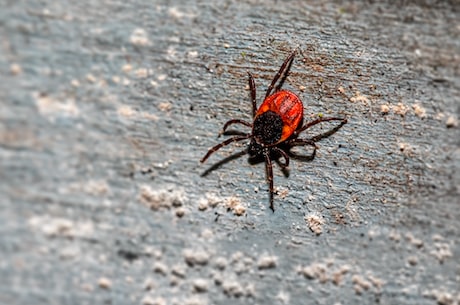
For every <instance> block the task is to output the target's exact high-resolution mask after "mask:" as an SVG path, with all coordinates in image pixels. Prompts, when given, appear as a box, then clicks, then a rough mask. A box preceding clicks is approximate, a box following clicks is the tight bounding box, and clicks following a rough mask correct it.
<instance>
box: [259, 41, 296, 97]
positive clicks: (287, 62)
mask: <svg viewBox="0 0 460 305" xmlns="http://www.w3.org/2000/svg"><path fill="white" fill-rule="evenodd" d="M296 52H297V50H294V52H292V53H291V55H289V56H288V58H286V60H285V61H284V62H283V64H282V65H281V68H280V69H279V71H278V73H276V75H275V77H274V78H273V80H272V83H271V84H270V86H268V89H267V93H265V99H266V98H267V97H269V96H270V95H271V93H272V90H273V87H275V84H276V82H277V81H278V79H279V78H280V76H281V75H282V74H283V72H284V73H285V74H287V73H288V70H289V68H290V67H291V64H292V61H293V60H294V56H295V53H296ZM286 67H287V69H286ZM285 70H286V71H285ZM281 85H282V84H281ZM280 88H281V86H277V87H276V89H277V90H279V89H280Z"/></svg>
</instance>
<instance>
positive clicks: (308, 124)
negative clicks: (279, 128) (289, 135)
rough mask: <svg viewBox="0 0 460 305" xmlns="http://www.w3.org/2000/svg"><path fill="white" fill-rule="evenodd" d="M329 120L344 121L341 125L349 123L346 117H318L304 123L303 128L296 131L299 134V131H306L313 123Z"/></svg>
mask: <svg viewBox="0 0 460 305" xmlns="http://www.w3.org/2000/svg"><path fill="white" fill-rule="evenodd" d="M328 121H342V123H341V124H340V126H342V125H344V124H346V123H347V119H344V118H320V119H316V120H314V121H311V122H309V123H307V124H305V125H303V126H302V128H300V129H299V130H297V131H296V132H295V133H296V134H297V135H298V134H299V133H301V132H302V131H304V130H305V129H307V128H310V127H311V126H313V125H316V124H319V123H322V122H328Z"/></svg>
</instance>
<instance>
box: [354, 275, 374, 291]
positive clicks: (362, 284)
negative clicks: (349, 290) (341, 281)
mask: <svg viewBox="0 0 460 305" xmlns="http://www.w3.org/2000/svg"><path fill="white" fill-rule="evenodd" d="M351 281H352V282H353V284H354V289H355V292H356V293H357V294H361V293H362V292H363V290H369V288H371V285H372V284H371V283H370V282H369V281H367V280H366V279H364V277H362V276H360V275H358V274H355V275H353V277H352V278H351Z"/></svg>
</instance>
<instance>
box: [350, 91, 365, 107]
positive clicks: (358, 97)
mask: <svg viewBox="0 0 460 305" xmlns="http://www.w3.org/2000/svg"><path fill="white" fill-rule="evenodd" d="M350 102H352V103H356V102H360V103H363V104H366V105H367V104H368V103H369V99H368V98H367V96H365V95H363V94H361V92H359V91H356V92H355V96H353V97H351V98H350Z"/></svg>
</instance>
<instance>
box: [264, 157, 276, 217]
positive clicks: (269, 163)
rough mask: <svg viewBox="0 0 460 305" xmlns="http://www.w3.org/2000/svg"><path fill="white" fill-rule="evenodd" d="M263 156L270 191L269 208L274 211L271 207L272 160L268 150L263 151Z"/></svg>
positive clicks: (272, 191)
mask: <svg viewBox="0 0 460 305" xmlns="http://www.w3.org/2000/svg"><path fill="white" fill-rule="evenodd" d="M264 157H265V167H266V171H267V180H268V188H269V191H270V209H271V210H272V211H273V212H275V208H274V207H273V193H274V190H273V165H272V160H271V159H270V152H269V151H266V152H264Z"/></svg>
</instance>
